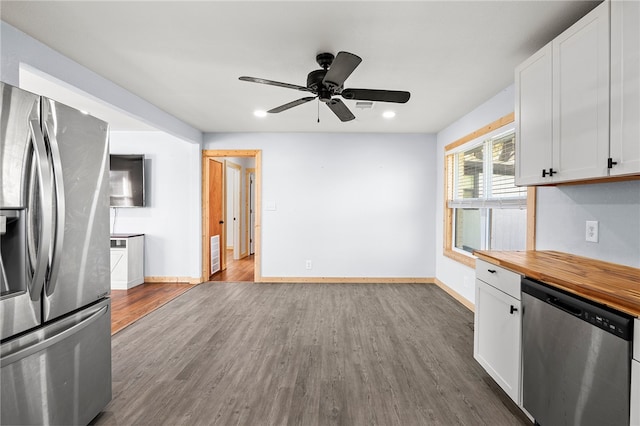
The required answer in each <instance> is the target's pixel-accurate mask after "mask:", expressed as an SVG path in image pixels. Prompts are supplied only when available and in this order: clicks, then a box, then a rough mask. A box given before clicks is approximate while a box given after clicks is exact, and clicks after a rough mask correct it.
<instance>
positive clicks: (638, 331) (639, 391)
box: [629, 318, 640, 426]
mask: <svg viewBox="0 0 640 426" xmlns="http://www.w3.org/2000/svg"><path fill="white" fill-rule="evenodd" d="M629 424H630V425H631V426H640V319H638V318H636V319H635V320H634V324H633V360H632V361H631V420H630V422H629Z"/></svg>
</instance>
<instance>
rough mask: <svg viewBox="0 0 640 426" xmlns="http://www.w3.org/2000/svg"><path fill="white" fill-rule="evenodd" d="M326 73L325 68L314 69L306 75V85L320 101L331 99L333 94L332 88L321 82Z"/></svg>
mask: <svg viewBox="0 0 640 426" xmlns="http://www.w3.org/2000/svg"><path fill="white" fill-rule="evenodd" d="M326 74H327V70H315V71H311V72H310V73H309V75H308V76H307V87H308V88H309V89H311V90H312V91H313V92H314V93H317V94H318V98H319V99H320V100H321V101H322V102H329V101H330V100H331V96H332V95H334V94H335V93H334V91H333V90H331V89H330V88H328V87H326V86H325V85H324V84H323V83H322V80H323V79H324V76H325V75H326Z"/></svg>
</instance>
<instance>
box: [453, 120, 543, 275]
mask: <svg viewBox="0 0 640 426" xmlns="http://www.w3.org/2000/svg"><path fill="white" fill-rule="evenodd" d="M514 121H515V113H513V112H512V113H510V114H507V115H505V116H504V117H501V118H499V119H497V120H496V121H494V122H492V123H490V124H488V125H486V126H484V127H482V128H480V129H478V130H476V131H474V132H471V133H469V134H468V135H466V136H463V137H462V138H460V139H458V140H456V141H454V142H452V143H450V144H448V145H446V146H445V147H444V153H445V155H444V200H443V204H444V241H443V254H444V255H445V256H446V257H449V258H451V259H453V260H455V261H457V262H459V263H462V264H464V265H466V266H468V267H470V268H475V263H476V258H475V256H473V255H470V254H465V253H464V252H463V251H462V250H458V249H456V248H455V247H453V233H454V226H455V214H454V212H455V209H454V208H450V207H449V206H448V203H447V200H450V199H452V198H453V191H454V168H455V164H454V157H455V156H454V154H453V153H449V154H447V153H448V152H450V151H453V150H455V149H456V148H458V147H460V146H461V145H464V144H466V143H468V142H471V141H473V140H475V139H478V138H480V137H481V136H484V135H486V134H488V133H491V132H493V131H495V130H498V129H500V128H502V127H505V126H507V125H509V124H511V123H513V122H514ZM526 204H527V231H526V232H527V235H526V249H527V250H535V227H536V220H535V215H536V188H535V187H528V188H527V202H526Z"/></svg>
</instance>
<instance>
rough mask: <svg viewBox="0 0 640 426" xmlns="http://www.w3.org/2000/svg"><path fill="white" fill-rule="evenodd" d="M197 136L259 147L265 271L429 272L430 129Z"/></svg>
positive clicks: (213, 144)
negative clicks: (415, 131)
mask: <svg viewBox="0 0 640 426" xmlns="http://www.w3.org/2000/svg"><path fill="white" fill-rule="evenodd" d="M204 139H205V142H204V146H203V148H204V149H260V150H262V245H261V254H262V276H263V277H265V278H268V277H357V278H360V277H373V278H428V277H434V276H435V267H434V266H435V265H434V245H433V241H434V238H435V237H434V232H435V225H434V223H435V213H434V200H435V194H436V174H435V173H436V162H437V161H436V156H435V153H436V150H435V137H434V136H433V135H424V134H402V135H399V134H387V135H381V134H297V133H290V134H273V133H269V134H248V133H241V134H231V133H230V134H205V137H204ZM306 260H311V261H312V264H313V266H312V269H311V270H307V269H305V261H306Z"/></svg>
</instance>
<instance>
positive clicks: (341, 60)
mask: <svg viewBox="0 0 640 426" xmlns="http://www.w3.org/2000/svg"><path fill="white" fill-rule="evenodd" d="M316 62H317V63H318V65H320V67H322V69H319V70H314V71H311V72H310V73H309V75H307V85H306V86H298V85H295V84H289V83H281V82H279V81H273V80H265V79H264V78H255V77H240V80H242V81H249V82H252V83H260V84H268V85H271V86H279V87H286V88H288V89H294V90H299V91H301V92H310V93H313V94H314V95H316V96H306V97H304V98H300V99H297V100H295V101H292V102H288V103H286V104H284V105H280V106H279V107H276V108H273V109H270V110H269V111H267V112H268V113H272V114H274V113H278V112H282V111H286V110H288V109H289V108H293V107H295V106H298V105H302V104H304V103H307V102H309V101H312V100H314V99H319V100H321V101H322V102H324V103H325V104H327V106H328V107H329V109H331V111H333V113H334V114H335V115H336V116H338V118H339V119H340V120H341V121H351V120H353V119H354V118H356V117H355V116H354V115H353V114H352V113H351V111H350V110H349V108H347V106H346V105H345V104H344V102H342V101H341V100H340V99H338V98H334V96H342V97H343V98H344V99H354V100H359V101H375V102H395V103H401V104H403V103H405V102H407V101H408V100H409V97H410V96H411V94H410V93H409V92H403V91H398V90H376V89H344V87H343V86H344V82H345V80H346V79H347V77H349V76H350V75H351V73H352V72H353V71H354V70H355V69H356V67H357V66H358V65H360V62H362V58H360V57H359V56H357V55H354V54H353V53H349V52H338V54H337V55H336V56H335V57H334V56H333V54H331V53H320V54H318V55H317V56H316Z"/></svg>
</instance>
